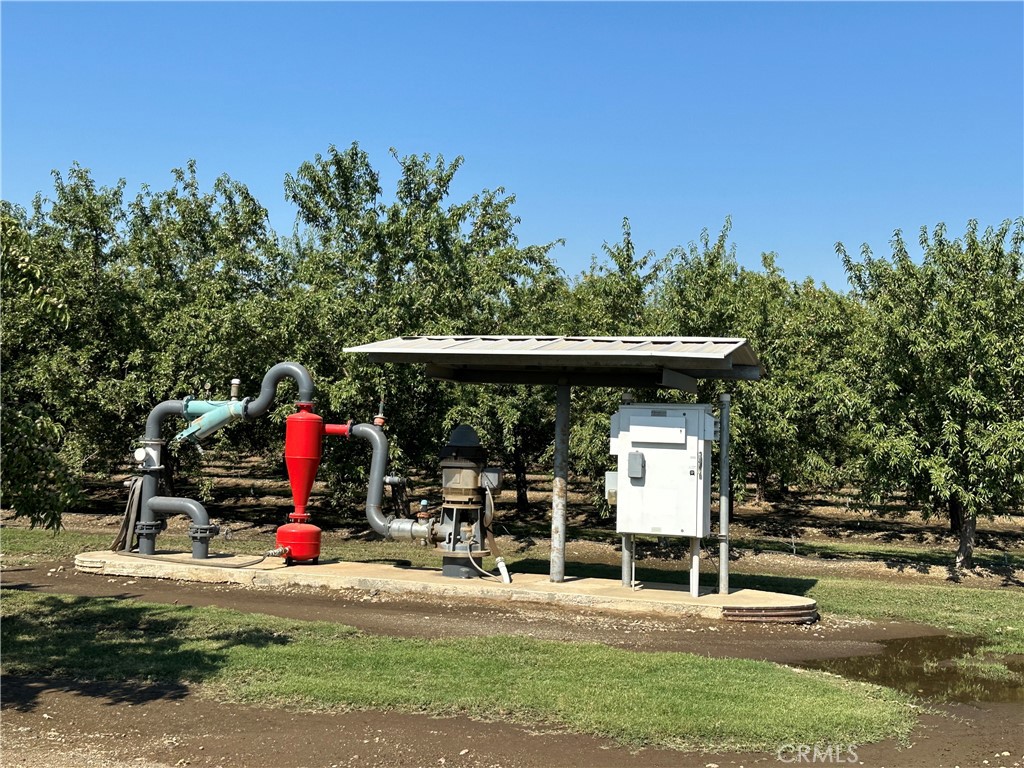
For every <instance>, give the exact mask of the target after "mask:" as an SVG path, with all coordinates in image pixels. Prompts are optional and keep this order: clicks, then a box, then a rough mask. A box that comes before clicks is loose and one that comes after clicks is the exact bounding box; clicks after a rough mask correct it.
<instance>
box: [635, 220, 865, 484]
mask: <svg viewBox="0 0 1024 768" xmlns="http://www.w3.org/2000/svg"><path fill="white" fill-rule="evenodd" d="M730 228H731V221H729V220H728V219H727V220H726V222H725V226H724V227H723V228H722V230H721V232H720V233H719V235H718V237H717V238H716V239H715V241H714V242H712V241H711V239H710V237H709V235H708V232H707V230H705V231H704V232H702V233H701V237H700V244H699V245H697V244H696V243H691V244H690V245H689V247H688V249H687V250H685V251H683V250H678V251H677V252H676V253H675V261H674V263H673V265H672V267H671V269H670V270H669V273H668V276H667V278H666V279H665V280H664V282H663V283H662V285H661V286H660V291H659V293H658V296H657V300H656V302H655V303H654V306H653V307H652V311H653V313H654V315H655V317H656V324H657V325H656V328H657V333H658V334H661V335H681V336H720V337H726V338H729V337H742V338H746V339H748V341H749V342H750V344H751V346H752V347H753V348H754V350H755V351H756V352H757V355H758V357H759V359H760V360H761V364H762V366H763V368H764V371H765V376H764V377H763V378H762V379H761V380H760V381H757V382H744V381H739V382H731V381H730V382H717V381H709V382H705V383H703V384H702V385H701V387H700V393H699V395H698V400H699V401H701V402H716V401H717V400H718V395H719V394H720V393H722V392H729V393H730V394H731V395H732V409H731V416H732V433H733V441H734V442H733V452H732V453H733V458H732V461H733V467H734V476H735V477H738V478H744V477H747V476H748V475H749V476H750V477H751V479H752V480H753V481H754V483H755V487H756V489H757V494H758V497H759V498H763V497H764V496H765V495H766V493H767V492H768V491H769V490H770V489H776V490H784V489H786V488H788V487H789V486H793V485H800V486H803V487H820V486H835V485H839V484H840V483H842V482H843V481H844V480H845V479H846V478H847V473H846V472H844V467H845V463H846V461H847V459H848V454H849V450H848V442H849V441H848V438H847V432H848V420H849V417H850V405H849V403H850V402H851V395H850V387H851V386H852V382H853V381H854V379H853V378H852V377H851V370H850V368H851V365H850V361H849V354H848V350H849V345H850V343H851V339H853V338H854V337H855V336H856V334H857V333H858V328H859V325H858V323H859V319H858V314H857V307H856V306H855V305H853V304H852V303H851V302H850V301H849V300H848V299H847V298H845V297H843V296H841V295H839V294H837V293H835V292H834V291H831V290H829V289H828V288H826V287H824V286H816V285H815V284H814V282H813V281H810V280H808V281H805V282H804V283H801V284H796V283H793V282H791V281H789V280H787V279H786V278H785V277H784V276H783V274H782V272H781V270H780V269H779V268H778V267H777V266H776V263H775V256H774V254H764V255H763V256H762V269H761V271H754V270H750V269H746V268H741V267H740V266H739V265H738V263H737V261H736V251H735V246H730V245H729V244H728V237H729V231H730ZM739 490H740V491H742V484H741V487H740V489H739Z"/></svg>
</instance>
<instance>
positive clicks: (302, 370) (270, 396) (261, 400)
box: [245, 363, 313, 419]
mask: <svg viewBox="0 0 1024 768" xmlns="http://www.w3.org/2000/svg"><path fill="white" fill-rule="evenodd" d="M287 378H291V379H294V380H295V383H296V384H298V385H299V402H303V403H308V402H311V401H312V400H313V377H312V376H310V375H309V371H308V370H306V366H304V365H302V364H301V363H278V364H277V365H275V366H274V367H273V368H271V369H270V370H269V371H267V373H266V375H265V376H264V377H263V383H262V384H261V385H260V396H259V397H257V398H256V399H255V400H253V401H252V402H251V403H249V404H248V405H247V406H246V408H245V418H247V419H255V418H256V417H257V416H262V415H263V414H264V413H266V412H267V411H268V410H269V409H270V406H271V405H273V403H274V396H275V395H276V394H277V385H278V384H280V383H281V380H282V379H287Z"/></svg>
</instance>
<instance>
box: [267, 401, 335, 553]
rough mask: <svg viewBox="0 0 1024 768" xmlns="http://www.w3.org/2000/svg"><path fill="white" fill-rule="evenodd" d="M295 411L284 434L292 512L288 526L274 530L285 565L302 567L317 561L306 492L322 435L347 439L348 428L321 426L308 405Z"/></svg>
mask: <svg viewBox="0 0 1024 768" xmlns="http://www.w3.org/2000/svg"><path fill="white" fill-rule="evenodd" d="M295 407H296V408H297V409H298V410H297V411H296V412H295V413H293V414H292V415H291V416H289V417H288V419H287V421H286V423H285V432H284V463H285V467H286V468H287V470H288V482H290V483H291V486H292V502H293V503H294V505H295V511H293V512H292V513H291V514H290V515H288V523H287V524H286V525H282V526H281V527H280V528H278V529H277V546H278V547H287V548H288V554H287V555H285V559H286V561H287V562H288V563H289V564H291V563H292V562H297V563H303V562H309V561H312V562H314V563H316V562H317V561H318V560H319V559H320V529H319V528H317V527H316V526H315V525H310V524H309V513H308V512H307V511H306V506H307V505H308V504H309V492H310V491H311V490H312V489H313V481H314V480H315V479H316V472H317V470H318V469H320V457H321V455H322V446H323V438H324V435H325V434H327V435H339V436H342V437H347V436H348V431H349V425H348V424H326V425H325V424H324V420H323V419H322V418H321V417H319V416H317V415H316V414H315V413H313V404H312V403H296V404H295Z"/></svg>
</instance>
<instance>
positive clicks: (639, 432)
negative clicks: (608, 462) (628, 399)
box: [605, 403, 715, 537]
mask: <svg viewBox="0 0 1024 768" xmlns="http://www.w3.org/2000/svg"><path fill="white" fill-rule="evenodd" d="M714 439H715V418H714V416H713V414H712V413H711V406H709V405H672V404H667V403H646V404H645V403H639V404H633V405H623V406H622V407H621V408H620V409H619V412H618V413H616V414H613V415H612V423H611V451H610V452H611V454H612V455H613V456H617V457H618V471H617V472H615V473H611V472H609V473H608V475H609V476H608V477H607V478H606V481H605V483H606V497H607V498H608V500H609V501H610V502H611V503H613V504H615V505H616V529H617V530H618V532H619V533H637V534H650V535H655V536H695V537H704V536H707V535H708V533H709V532H710V530H711V446H712V442H713V441H714ZM613 474H614V478H613V477H611V476H612V475H613Z"/></svg>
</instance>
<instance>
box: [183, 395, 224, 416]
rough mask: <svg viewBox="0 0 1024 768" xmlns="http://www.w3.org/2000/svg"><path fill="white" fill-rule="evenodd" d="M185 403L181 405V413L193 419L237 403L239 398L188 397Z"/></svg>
mask: <svg viewBox="0 0 1024 768" xmlns="http://www.w3.org/2000/svg"><path fill="white" fill-rule="evenodd" d="M182 402H183V403H184V405H182V407H181V415H182V416H184V417H185V419H186V420H188V421H192V420H193V419H196V418H198V417H199V416H202V415H203V414H204V413H209V412H210V411H215V410H217V409H218V408H222V407H224V406H225V405H229V404H230V403H236V402H238V401H237V400H197V399H196V398H194V397H191V396H190V397H186V398H185V399H184V400H183V401H182Z"/></svg>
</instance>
